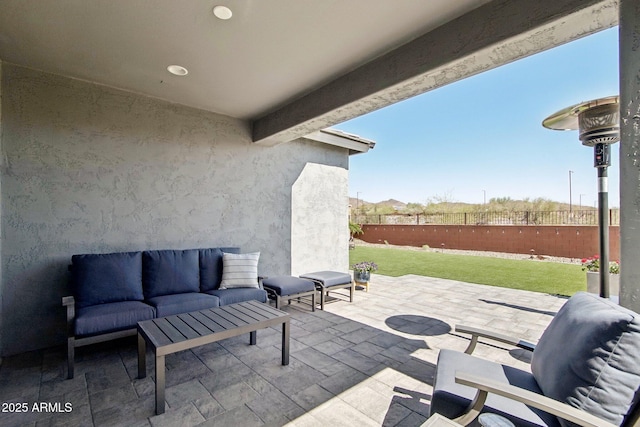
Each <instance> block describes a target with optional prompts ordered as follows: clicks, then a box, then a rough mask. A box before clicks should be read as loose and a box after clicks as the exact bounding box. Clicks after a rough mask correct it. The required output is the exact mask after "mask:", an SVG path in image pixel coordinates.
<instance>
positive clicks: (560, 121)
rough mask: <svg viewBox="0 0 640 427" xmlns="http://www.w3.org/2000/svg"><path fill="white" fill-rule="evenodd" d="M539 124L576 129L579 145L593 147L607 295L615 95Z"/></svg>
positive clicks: (617, 131)
mask: <svg viewBox="0 0 640 427" xmlns="http://www.w3.org/2000/svg"><path fill="white" fill-rule="evenodd" d="M542 126H544V127H546V128H547V129H553V130H576V129H578V130H579V136H580V141H581V142H582V145H586V146H587V147H593V154H594V159H593V166H594V167H595V168H596V169H597V170H598V230H599V240H600V274H599V276H600V296H601V297H603V298H609V215H608V213H609V190H608V182H607V178H608V174H607V168H608V167H609V166H610V165H611V144H615V143H616V142H618V141H620V105H619V97H617V96H609V97H606V98H599V99H594V100H592V101H587V102H582V103H580V104H577V105H573V106H571V107H568V108H565V109H563V110H560V111H558V112H557V113H555V114H552V115H550V116H549V117H547V118H546V119H544V120H543V121H542ZM603 272H604V273H605V274H603Z"/></svg>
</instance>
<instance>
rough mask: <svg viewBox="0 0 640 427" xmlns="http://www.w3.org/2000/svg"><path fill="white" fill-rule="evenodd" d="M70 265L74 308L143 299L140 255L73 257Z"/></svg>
mask: <svg viewBox="0 0 640 427" xmlns="http://www.w3.org/2000/svg"><path fill="white" fill-rule="evenodd" d="M71 263H72V265H71V286H72V289H73V294H74V296H75V299H76V306H77V307H78V308H82V307H88V306H91V305H96V304H105V303H111V302H120V301H142V300H143V299H144V296H143V294H142V255H141V253H140V252H122V253H113V254H86V255H73V256H72V257H71Z"/></svg>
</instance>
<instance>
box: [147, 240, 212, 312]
mask: <svg viewBox="0 0 640 427" xmlns="http://www.w3.org/2000/svg"><path fill="white" fill-rule="evenodd" d="M198 257H199V255H198V250H197V249H187V250H172V249H167V250H161V251H146V252H143V253H142V288H143V290H144V297H145V299H146V300H149V299H151V298H153V297H157V296H161V295H172V294H182V293H186V292H199V291H200V266H199V263H198Z"/></svg>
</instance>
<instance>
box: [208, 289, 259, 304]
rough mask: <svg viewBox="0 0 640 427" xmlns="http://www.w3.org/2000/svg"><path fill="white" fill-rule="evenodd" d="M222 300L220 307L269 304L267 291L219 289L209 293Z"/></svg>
mask: <svg viewBox="0 0 640 427" xmlns="http://www.w3.org/2000/svg"><path fill="white" fill-rule="evenodd" d="M207 293H208V294H210V295H215V296H217V297H218V298H220V305H229V304H235V303H237V302H245V301H254V300H255V301H259V302H267V291H265V290H264V289H255V288H235V289H217V290H213V291H209V292H207Z"/></svg>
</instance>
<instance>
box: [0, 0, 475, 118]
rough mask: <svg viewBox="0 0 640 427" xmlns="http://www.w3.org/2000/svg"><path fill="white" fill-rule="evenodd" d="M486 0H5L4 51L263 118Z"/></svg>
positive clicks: (79, 74)
mask: <svg viewBox="0 0 640 427" xmlns="http://www.w3.org/2000/svg"><path fill="white" fill-rule="evenodd" d="M486 1H487V0H455V1H451V0H429V1H415V0H393V1H379V0H376V1H371V0H321V1H319V0H315V1H314V0H302V1H301V0H268V1H267V0H247V1H238V0H236V1H233V0H220V1H218V0H188V1H176V0H110V1H98V0H56V1H42V0H3V1H2V2H0V58H1V59H2V60H3V61H6V62H10V63H14V64H18V65H23V66H26V67H30V68H35V69H38V70H43V71H47V72H51V73H55V74H61V75H65V76H70V77H75V78H78V79H83V80H88V81H92V82H97V83H100V84H105V85H108V86H113V87H116V88H121V89H125V90H129V91H133V92H138V93H142V94H145V95H149V96H153V97H156V98H161V99H165V100H168V101H171V102H175V103H179V104H184V105H188V106H192V107H196V108H200V109H205V110H209V111H213V112H216V113H220V114H224V115H228V116H232V117H238V118H242V119H252V118H256V117H260V116H263V115H265V114H266V113H268V112H269V111H271V110H273V109H275V108H277V107H278V106H280V105H283V104H286V103H287V102H288V101H290V100H291V99H295V98H298V97H300V96H301V95H303V94H305V93H308V92H309V91H311V90H313V89H314V88H317V87H318V86H320V85H322V84H324V83H327V82H328V81H330V80H332V79H334V78H336V77H337V76H340V75H341V74H344V73H345V72H347V71H349V70H351V69H353V68H356V67H357V66H359V65H361V64H363V63H365V62H367V61H369V60H371V59H372V58H374V57H376V56H379V55H381V54H383V53H385V52H386V51H389V50H391V49H393V48H395V47H397V46H399V45H401V44H404V43H406V42H407V41H410V40H411V39H413V38H415V37H417V36H419V35H421V34H422V33H425V32H427V31H429V30H431V29H433V28H434V27H437V26H439V25H441V24H442V23H444V22H446V21H449V20H451V19H453V18H456V17H457V16H459V15H462V14H464V13H466V12H468V11H469V10H471V9H473V8H476V7H477V6H479V5H481V4H482V3H486ZM219 4H223V5H226V6H228V7H229V8H230V9H231V10H232V12H233V16H232V18H231V19H229V20H226V21H224V20H220V19H218V18H216V17H215V16H214V14H213V13H212V9H213V7H214V6H216V5H219ZM172 64H178V65H182V66H184V67H186V68H187V69H188V71H189V74H188V75H187V76H185V77H176V76H173V75H171V74H170V73H169V72H168V71H167V66H168V65H172Z"/></svg>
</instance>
